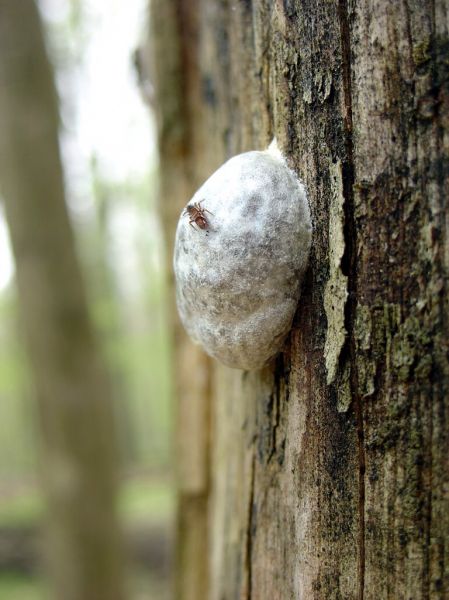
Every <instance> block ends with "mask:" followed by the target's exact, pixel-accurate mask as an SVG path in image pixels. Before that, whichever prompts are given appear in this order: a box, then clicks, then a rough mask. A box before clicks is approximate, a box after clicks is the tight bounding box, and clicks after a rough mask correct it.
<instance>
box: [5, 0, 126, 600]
mask: <svg viewBox="0 0 449 600" xmlns="http://www.w3.org/2000/svg"><path fill="white" fill-rule="evenodd" d="M0 131H1V135H0V185H1V191H2V194H3V196H4V202H5V207H6V216H7V220H8V225H9V229H10V235H11V241H12V246H13V251H14V255H15V260H16V274H17V282H18V288H19V299H20V304H21V309H22V320H23V324H24V330H25V337H26V342H27V346H28V354H29V358H30V363H31V367H32V369H33V374H34V381H35V388H36V393H37V396H38V404H39V412H40V423H41V427H42V438H43V456H42V469H43V475H44V479H45V482H46V486H47V495H48V503H49V518H48V532H49V558H50V569H51V576H52V583H53V587H54V597H55V598H57V599H58V600H90V599H91V600H100V599H105V600H106V599H108V600H120V599H121V598H123V581H122V564H121V563H122V556H121V551H120V545H121V544H120V536H119V531H118V524H117V518H116V514H115V506H114V499H115V492H116V448H115V436H114V427H113V419H112V406H111V398H110V390H109V384H108V380H107V376H106V373H105V369H104V366H103V364H102V361H101V359H100V356H99V352H98V349H97V347H96V343H95V340H94V335H93V332H92V326H91V323H90V320H89V316H88V310H87V304H86V298H85V296H84V289H83V283H82V280H81V274H80V270H79V266H78V264H77V261H76V256H75V248H74V239H73V234H72V230H71V227H70V223H69V219H68V214H67V209H66V206H65V203H64V186H63V178H62V169H61V162H60V154H59V147H58V111H57V102H56V95H55V90H54V85H53V80H52V74H51V69H50V66H49V62H48V60H47V56H46V53H45V48H44V41H43V37H42V27H41V23H40V19H39V16H38V13H37V10H36V7H35V5H34V2H32V1H31V0H20V2H17V1H16V0H0Z"/></svg>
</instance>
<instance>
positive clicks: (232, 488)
mask: <svg viewBox="0 0 449 600" xmlns="http://www.w3.org/2000/svg"><path fill="white" fill-rule="evenodd" d="M153 26H154V29H153V31H154V34H153V37H154V47H155V50H154V60H155V78H156V87H157V101H158V111H159V123H160V150H161V166H162V175H161V177H162V198H163V203H162V208H163V214H164V218H165V223H166V228H167V231H168V235H167V239H168V243H169V247H170V250H171V248H172V244H173V235H174V229H175V226H176V220H177V218H178V216H179V211H180V209H181V207H182V206H183V205H184V204H185V203H186V202H187V201H188V200H189V198H190V196H191V193H192V191H193V190H194V188H195V187H196V186H197V185H198V183H199V182H200V180H202V179H203V178H204V177H205V176H207V175H208V174H210V173H211V172H212V171H213V170H214V169H215V168H216V167H218V166H219V164H220V163H221V162H223V161H224V160H225V159H226V158H228V157H230V156H231V155H233V154H235V153H238V152H240V151H244V150H249V149H263V148H264V147H266V146H267V144H268V143H269V141H270V140H271V138H272V137H273V136H274V135H275V136H276V137H277V139H278V143H279V145H280V146H281V148H282V149H283V151H284V154H285V155H286V156H287V159H288V161H289V163H290V165H291V166H292V168H294V169H295V170H296V172H297V173H298V175H299V176H300V177H301V179H303V181H304V182H305V184H306V186H307V189H308V193H309V200H310V205H311V210H312V215H313V223H314V236H313V244H312V253H311V259H310V267H309V270H308V272H307V275H306V278H305V282H304V284H303V289H302V297H301V300H300V303H299V307H298V311H297V314H296V317H295V321H294V325H293V328H292V331H291V335H290V337H289V339H288V342H287V344H286V345H285V348H284V351H283V353H282V354H280V355H279V357H278V358H277V360H276V361H275V362H274V363H273V364H272V365H271V366H269V367H267V368H266V369H264V370H262V371H259V372H252V373H245V372H241V371H232V370H229V369H226V368H225V367H222V366H220V365H218V364H216V363H212V362H211V363H209V362H207V361H206V359H203V358H201V357H200V355H199V351H196V354H195V358H194V359H192V355H190V356H189V361H190V363H189V365H187V362H186V361H185V362H183V361H184V360H185V352H183V351H182V348H183V347H185V345H186V344H187V342H186V341H185V339H184V337H183V335H182V334H181V333H180V330H179V328H180V326H179V324H176V325H175V331H176V336H175V340H176V343H177V348H176V358H177V363H176V371H177V374H178V390H179V406H180V407H181V408H180V412H181V414H183V415H185V414H187V415H188V418H184V419H183V420H180V422H179V425H178V427H179V429H178V432H179V433H178V435H179V439H181V440H184V441H185V447H186V448H187V450H186V451H185V452H184V456H183V462H182V465H181V468H180V473H181V478H180V486H179V487H180V498H181V502H180V504H179V510H180V521H181V522H183V523H184V526H183V527H182V528H180V529H179V532H178V534H179V536H178V537H179V547H180V548H181V554H182V553H184V555H185V548H186V545H187V544H188V542H187V540H189V539H192V538H193V537H194V536H196V535H199V534H198V532H201V535H202V536H203V545H204V544H205V543H206V542H205V540H206V535H207V540H208V547H202V548H201V552H195V553H194V555H190V558H189V559H188V560H186V561H184V562H183V561H180V562H179V564H178V583H179V587H178V591H179V593H178V596H177V599H182V600H187V599H189V600H190V599H195V600H197V599H199V598H210V599H217V600H218V599H220V600H221V599H231V598H232V599H234V598H254V599H257V600H263V599H265V598H269V599H270V600H274V599H283V600H284V599H290V598H298V599H304V600H310V599H326V600H327V599H331V598H335V599H337V598H338V599H349V598H354V599H355V598H357V599H359V600H361V599H373V600H374V599H376V600H377V599H379V598H389V599H391V600H399V599H404V600H405V599H411V598H413V600H420V599H425V598H432V599H433V598H435V599H436V598H441V599H443V598H445V597H447V594H448V593H449V575H448V565H447V554H448V550H447V543H448V535H449V534H448V532H449V506H448V497H447V489H448V488H447V486H448V483H449V482H448V478H449V477H448V454H449V453H448V450H449V448H448V443H447V442H448V439H447V436H448V434H447V431H448V416H447V415H448V383H449V368H448V354H447V351H448V342H449V331H448V317H447V316H448V311H447V308H448V307H447V302H448V293H447V292H448V290H447V276H448V266H449V265H448V262H449V245H448V240H447V223H448V220H447V219H448V208H447V203H446V190H447V186H448V181H447V179H448V174H449V170H448V165H449V137H448V119H449V67H448V64H449V37H448V26H449V5H448V2H447V1H445V0H436V1H435V2H427V1H424V2H411V3H410V2H409V3H403V2H397V3H396V2H390V1H389V0H376V1H374V0H357V1H356V2H347V0H335V1H333V2H324V1H320V2H308V1H307V2H300V1H299V0H283V1H280V0H279V1H276V2H267V1H265V0H260V1H258V2H243V1H241V2H237V1H231V0H229V1H227V0H209V1H205V0H204V1H202V0H196V1H195V2H190V1H189V2H188V1H187V0H171V2H167V1H165V0H164V1H162V0H153ZM208 365H210V366H208ZM205 368H208V373H209V377H210V382H211V384H210V386H209V385H204V386H203V387H201V386H200V385H199V381H203V378H206V380H207V376H206V375H204V373H203V371H202V370H201V369H203V370H204V369H205ZM188 402H189V403H190V404H187V403H188ZM208 406H210V415H211V419H210V444H208V443H207V439H208V435H207V431H208V427H209V421H208V419H207V417H205V416H204V415H207V414H209V413H208V408H207V407H208ZM193 423H195V426H192V424H193ZM200 427H203V428H204V430H203V434H201V432H200V435H199V434H198V428H200ZM201 444H202V445H201ZM195 452H197V454H195ZM186 463H187V465H188V466H187V467H186ZM195 465H202V466H201V468H202V469H203V471H201V472H202V474H203V475H202V478H200V483H198V486H197V488H196V490H197V492H196V494H197V495H196V497H195V499H194V500H195V501H196V504H195V509H196V513H195V516H193V512H190V513H189V511H188V510H186V497H187V492H186V489H187V487H188V485H189V480H188V479H186V478H187V476H188V474H189V468H190V469H191V470H194V469H195ZM208 465H209V466H208ZM204 469H206V471H207V472H204ZM445 490H446V492H445ZM445 494H446V495H445ZM191 498H192V497H191ZM206 507H207V511H206ZM187 569H188V572H187ZM204 571H206V572H207V577H206V575H204V578H202V573H203V572H204ZM195 574H196V575H197V577H198V579H201V581H202V582H203V586H202V587H198V588H196V589H194V588H193V587H192V586H190V587H189V586H183V585H182V583H183V581H185V580H186V578H187V579H189V580H190V581H192V579H193V578H194V577H195Z"/></svg>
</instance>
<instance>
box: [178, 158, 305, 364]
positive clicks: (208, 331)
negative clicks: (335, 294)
mask: <svg viewBox="0 0 449 600" xmlns="http://www.w3.org/2000/svg"><path fill="white" fill-rule="evenodd" d="M200 201H203V202H202V203H201V207H202V208H204V209H207V210H208V211H210V212H211V213H212V214H209V213H207V212H206V213H205V217H206V219H207V221H208V223H209V227H208V230H201V229H195V228H193V227H192V226H191V225H189V217H188V216H187V215H186V214H185V213H184V212H183V213H182V214H181V216H180V219H179V223H178V228H177V232H176V243H175V257H174V269H175V276H176V296H177V304H178V310H179V314H180V317H181V320H182V322H183V324H184V327H185V328H186V330H187V332H188V333H189V335H190V336H191V337H192V339H193V340H194V341H196V342H198V343H200V344H201V345H202V346H203V348H204V349H205V351H206V352H207V353H208V354H210V355H211V356H213V357H215V358H217V359H218V360H219V361H221V362H222V363H224V364H226V365H228V366H230V367H235V368H238V369H247V370H249V369H257V368H260V367H262V366H263V365H264V364H265V363H266V362H267V361H268V360H270V359H271V358H272V357H273V356H275V355H276V354H277V353H278V352H279V351H280V349H281V348H282V344H283V342H284V340H285V337H286V336H287V334H288V332H289V330H290V328H291V323H292V319H293V316H294V313H295V310H296V307H297V304H298V300H299V295H300V284H301V280H302V277H303V274H304V271H305V269H306V267H307V261H308V256H309V250H310V242H311V233H312V226H311V220H310V212H309V206H308V202H307V197H306V192H305V189H304V186H303V185H302V183H300V181H299V180H298V178H297V177H296V175H295V174H294V173H293V171H291V170H290V169H289V168H288V167H287V165H286V164H285V162H284V160H283V159H282V157H281V156H280V155H277V154H276V153H275V152H272V151H271V152H270V151H265V152H246V153H244V154H240V155H238V156H235V157H233V158H231V159H230V160H228V161H227V162H226V163H225V164H224V165H223V166H222V167H220V168H219V169H218V170H217V171H216V172H215V173H214V174H213V175H212V176H211V177H210V178H209V179H208V180H207V181H206V182H205V183H204V184H203V185H202V186H201V188H200V189H199V190H198V191H197V192H196V194H195V195H194V196H193V198H192V199H191V200H190V202H189V203H188V204H189V205H191V204H193V203H194V202H200Z"/></svg>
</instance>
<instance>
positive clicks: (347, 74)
mask: <svg viewBox="0 0 449 600" xmlns="http://www.w3.org/2000/svg"><path fill="white" fill-rule="evenodd" d="M338 17H339V21H340V35H341V52H342V71H343V95H344V111H345V114H344V120H345V146H346V156H345V160H344V162H343V173H342V176H343V196H344V200H345V202H344V211H345V255H344V256H343V260H342V270H343V271H344V272H345V274H346V275H347V277H348V292H349V299H348V302H347V304H346V319H345V320H346V325H347V326H346V329H347V331H348V345H349V359H350V364H351V375H350V385H351V396H352V398H353V399H354V403H353V406H354V413H355V417H356V427H357V454H358V467H359V469H358V480H359V497H358V507H359V533H358V579H359V588H358V600H363V599H364V595H365V462H366V461H365V443H364V438H365V435H364V423H363V406H362V399H361V397H360V391H359V389H360V388H359V382H358V373H357V363H356V360H357V348H356V343H355V339H354V334H353V332H354V323H355V318H356V308H357V264H356V260H357V253H356V251H357V237H356V236H357V229H356V223H355V219H354V194H353V185H354V156H353V140H352V129H353V128H352V90H351V40H350V25H349V12H348V2H347V0H339V2H338Z"/></svg>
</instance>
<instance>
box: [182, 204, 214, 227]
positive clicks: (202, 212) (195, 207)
mask: <svg viewBox="0 0 449 600" xmlns="http://www.w3.org/2000/svg"><path fill="white" fill-rule="evenodd" d="M202 202H204V200H200V201H199V202H195V203H194V204H189V205H187V206H186V209H185V213H184V214H186V215H188V216H189V218H190V219H189V225H190V226H191V227H193V229H195V227H194V226H193V223H195V225H196V226H197V227H199V229H207V228H208V226H209V223H208V221H207V219H206V213H209V214H210V215H212V214H213V213H211V212H210V210H207V208H201V203H202Z"/></svg>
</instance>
